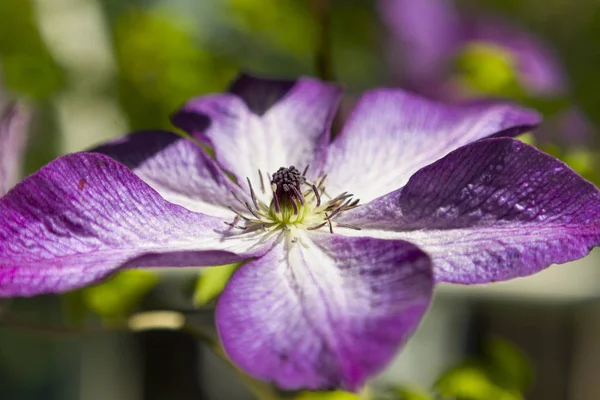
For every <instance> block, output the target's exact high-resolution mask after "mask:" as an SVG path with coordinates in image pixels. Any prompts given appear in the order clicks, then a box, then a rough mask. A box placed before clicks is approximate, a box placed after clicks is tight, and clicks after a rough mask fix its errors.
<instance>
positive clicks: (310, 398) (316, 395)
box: [294, 390, 361, 400]
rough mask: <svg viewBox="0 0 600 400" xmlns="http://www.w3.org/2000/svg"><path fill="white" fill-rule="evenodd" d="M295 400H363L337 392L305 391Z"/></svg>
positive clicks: (354, 395) (352, 394) (350, 394)
mask: <svg viewBox="0 0 600 400" xmlns="http://www.w3.org/2000/svg"><path fill="white" fill-rule="evenodd" d="M294 400H361V397H360V396H358V395H356V394H354V393H348V392H343V391H341V390H336V391H333V392H309V391H305V392H302V393H300V394H299V395H297V396H296V397H294Z"/></svg>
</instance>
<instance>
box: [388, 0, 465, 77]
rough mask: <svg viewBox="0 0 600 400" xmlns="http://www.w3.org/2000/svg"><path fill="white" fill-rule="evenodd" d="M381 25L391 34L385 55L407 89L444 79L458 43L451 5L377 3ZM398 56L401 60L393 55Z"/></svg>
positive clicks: (430, 0) (398, 0)
mask: <svg viewBox="0 0 600 400" xmlns="http://www.w3.org/2000/svg"><path fill="white" fill-rule="evenodd" d="M378 3H379V10H380V15H381V19H382V21H383V23H384V24H385V25H386V27H387V28H388V30H389V31H390V33H391V37H392V40H391V43H390V49H389V51H388V55H390V56H391V57H393V59H392V60H391V62H392V66H393V68H394V69H395V70H402V72H403V73H404V76H403V78H404V79H402V80H403V81H405V82H406V84H407V85H409V87H411V88H421V87H423V86H430V85H431V84H432V83H433V82H439V81H441V80H443V79H444V77H445V74H446V73H447V71H448V70H449V68H450V62H451V61H452V57H453V56H454V53H455V52H456V50H457V48H458V45H459V44H460V41H461V40H462V26H461V22H460V19H459V15H458V13H457V11H456V9H455V8H454V6H453V4H451V2H449V1H440V0H419V1H414V0H379V1H378ZM398 54H400V55H401V58H400V57H398V56H397V55H398Z"/></svg>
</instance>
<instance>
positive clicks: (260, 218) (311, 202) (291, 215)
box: [226, 166, 360, 243]
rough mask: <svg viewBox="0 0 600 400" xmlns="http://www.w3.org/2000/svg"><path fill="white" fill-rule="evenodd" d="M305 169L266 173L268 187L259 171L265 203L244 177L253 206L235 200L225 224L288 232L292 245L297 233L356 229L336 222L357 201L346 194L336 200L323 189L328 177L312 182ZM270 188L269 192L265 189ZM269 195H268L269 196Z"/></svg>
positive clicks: (284, 168)
mask: <svg viewBox="0 0 600 400" xmlns="http://www.w3.org/2000/svg"><path fill="white" fill-rule="evenodd" d="M307 171H308V166H307V167H306V168H305V169H304V171H303V172H300V170H298V169H297V168H296V167H294V166H289V167H281V168H279V169H278V170H277V171H276V172H275V173H274V174H273V175H272V176H269V175H268V174H266V178H267V179H266V180H267V182H268V183H269V184H270V185H268V186H267V185H265V180H264V179H263V174H262V172H261V171H258V177H259V181H260V190H261V193H262V194H263V195H265V196H262V197H263V198H264V197H266V198H268V197H270V198H271V200H270V202H269V203H268V204H267V203H265V202H264V201H262V200H260V199H259V198H258V197H257V196H256V192H255V191H254V188H253V186H252V182H251V180H250V178H247V182H248V188H249V195H250V199H252V203H250V202H249V201H243V200H242V199H240V198H239V197H238V196H236V195H235V193H234V197H235V198H236V200H237V201H238V203H239V206H241V208H240V207H239V206H238V207H235V208H234V207H232V206H230V207H229V209H230V210H231V211H232V212H233V213H234V214H235V216H234V219H233V221H232V222H226V224H227V225H229V226H231V227H232V228H234V229H238V230H240V231H244V232H250V231H257V230H260V231H263V232H274V231H276V230H281V231H284V232H287V233H289V234H288V236H289V237H290V239H291V242H292V243H295V242H296V241H297V233H298V231H299V230H308V231H311V230H325V231H329V232H330V233H333V232H334V227H335V226H340V227H345V228H351V229H357V230H359V229H360V228H358V227H354V226H349V225H345V224H338V223H336V222H335V219H336V218H337V217H338V216H339V215H341V214H342V213H343V212H345V211H347V210H350V209H352V208H354V207H356V206H358V203H359V199H354V198H353V195H352V194H350V193H347V192H344V193H341V194H339V195H337V196H335V197H332V196H330V195H329V193H328V192H327V190H326V180H327V174H324V175H322V176H321V177H319V178H318V179H316V181H314V182H312V181H310V180H309V179H307V177H306V173H307ZM268 189H270V193H267V190H268ZM269 195H270V196H269Z"/></svg>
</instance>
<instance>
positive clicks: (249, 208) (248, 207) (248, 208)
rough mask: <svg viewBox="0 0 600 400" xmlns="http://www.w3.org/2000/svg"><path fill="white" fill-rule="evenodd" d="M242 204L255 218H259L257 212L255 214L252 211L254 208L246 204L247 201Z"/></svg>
mask: <svg viewBox="0 0 600 400" xmlns="http://www.w3.org/2000/svg"><path fill="white" fill-rule="evenodd" d="M244 205H245V206H246V209H247V210H248V211H249V212H250V214H252V215H254V217H255V218H256V219H260V217H259V216H258V214H256V212H254V210H253V209H252V207H250V204H248V202H246V203H244Z"/></svg>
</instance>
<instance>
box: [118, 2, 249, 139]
mask: <svg viewBox="0 0 600 400" xmlns="http://www.w3.org/2000/svg"><path fill="white" fill-rule="evenodd" d="M114 40H115V42H114V43H115V52H116V56H117V63H118V66H119V72H120V74H119V76H118V79H119V83H120V85H119V87H120V100H121V103H122V105H123V107H124V109H125V111H126V112H127V115H128V116H129V122H130V124H131V127H132V128H133V129H142V128H146V129H148V128H150V129H152V128H168V127H170V126H171V125H170V122H169V116H170V115H171V113H172V112H173V111H174V110H176V109H177V108H178V107H180V106H181V105H183V103H184V102H185V101H187V100H189V99H190V98H192V97H194V96H198V95H201V94H204V93H207V92H217V91H222V90H223V89H224V88H225V87H226V86H227V84H228V82H229V81H230V80H231V79H232V78H233V76H234V75H235V73H236V70H237V68H235V67H234V66H233V64H232V63H231V62H228V61H227V60H225V59H222V58H220V57H219V56H218V55H216V54H214V53H213V52H211V51H210V50H209V49H208V48H207V47H206V44H205V43H201V42H199V41H198V40H197V39H196V38H195V37H194V32H193V31H192V30H191V29H189V27H188V25H187V24H186V23H185V20H183V19H182V18H179V17H178V16H177V15H174V14H166V13H164V12H159V11H154V10H139V9H135V10H132V11H129V12H125V13H123V14H122V15H119V16H118V17H117V20H116V22H115V24H114Z"/></svg>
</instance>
